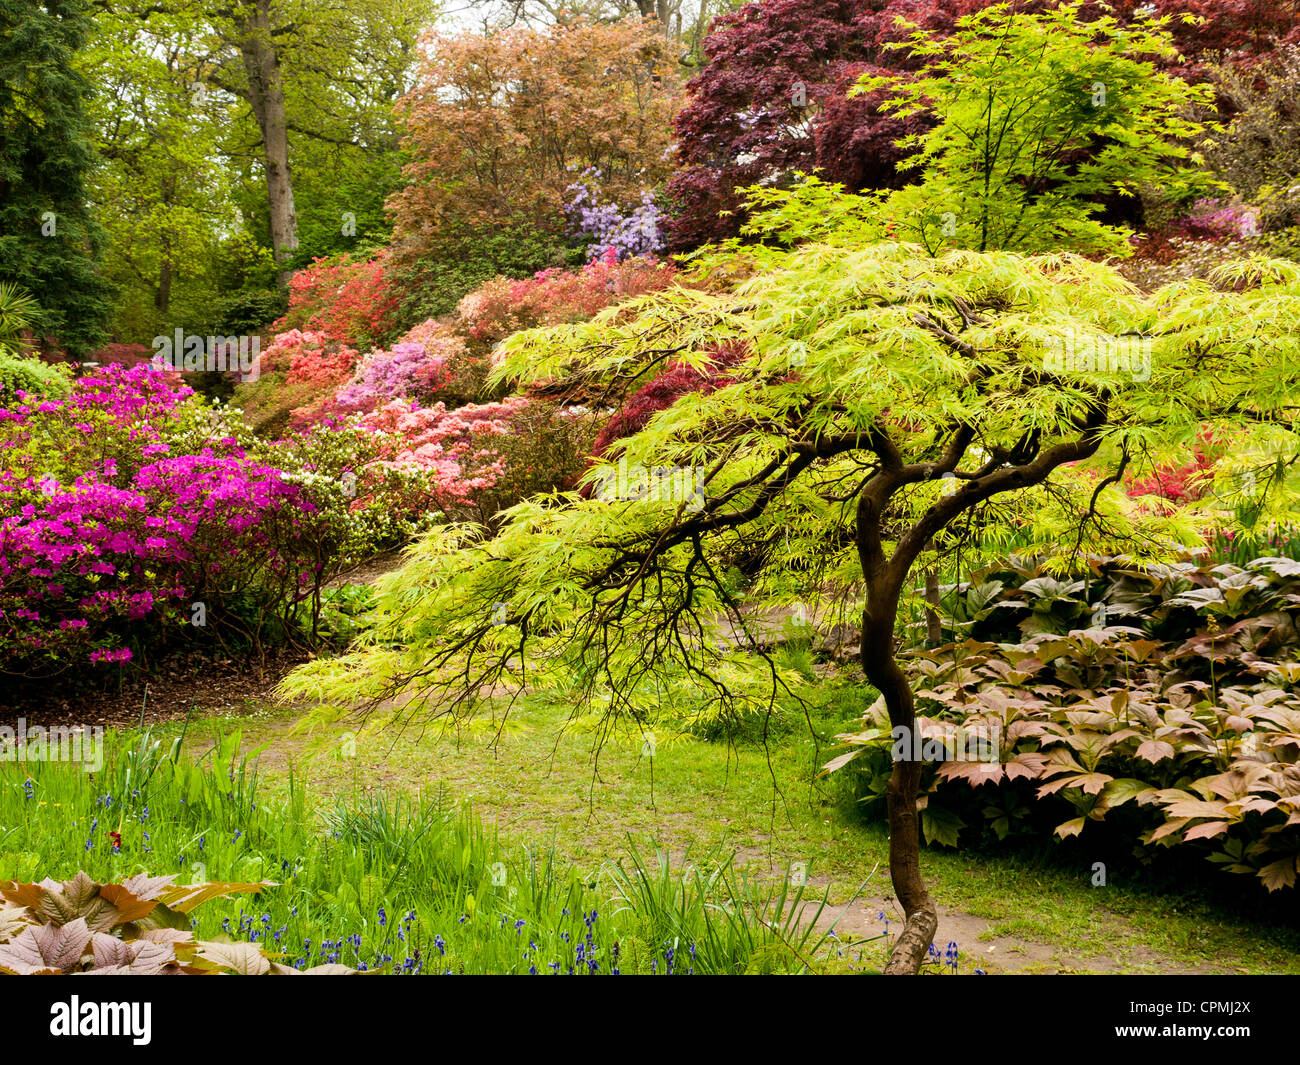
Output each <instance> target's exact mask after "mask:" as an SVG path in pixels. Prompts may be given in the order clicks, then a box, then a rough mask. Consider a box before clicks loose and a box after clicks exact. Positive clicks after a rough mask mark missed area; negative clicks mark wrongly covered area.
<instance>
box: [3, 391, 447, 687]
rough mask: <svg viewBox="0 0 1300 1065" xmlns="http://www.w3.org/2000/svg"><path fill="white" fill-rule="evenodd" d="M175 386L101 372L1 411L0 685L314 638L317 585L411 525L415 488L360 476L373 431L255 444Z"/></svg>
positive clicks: (416, 483) (384, 475)
mask: <svg viewBox="0 0 1300 1065" xmlns="http://www.w3.org/2000/svg"><path fill="white" fill-rule="evenodd" d="M170 377H171V375H168V374H163V373H160V372H159V371H157V370H154V369H152V368H150V367H148V366H147V365H142V366H137V367H133V368H131V369H129V370H127V369H123V368H121V367H118V366H111V367H107V368H105V369H104V370H103V371H102V372H101V373H98V374H96V375H94V376H90V377H85V378H82V379H81V380H79V381H78V382H76V384H75V386H74V388H73V391H72V393H71V395H69V396H68V397H67V398H66V399H61V400H45V401H41V402H38V403H31V404H27V403H17V404H11V405H10V406H8V407H6V408H3V409H0V514H3V515H4V517H3V518H0V672H4V673H6V674H9V675H20V676H27V677H39V676H47V675H50V674H53V673H59V672H63V671H66V670H76V669H78V668H79V667H83V666H85V665H87V664H88V663H90V662H94V663H120V662H124V661H128V660H130V659H132V658H135V659H148V658H149V657H150V656H151V654H152V653H153V652H154V651H156V650H158V649H159V648H161V647H165V646H168V645H173V646H174V645H177V644H179V643H181V642H182V641H183V640H186V639H189V640H191V641H196V640H197V641H208V642H209V643H210V644H211V645H213V646H220V645H224V644H225V643H226V642H227V641H228V640H229V639H230V638H232V637H234V638H238V639H240V640H242V641H245V642H248V643H252V644H260V643H261V642H262V641H264V640H265V639H267V638H268V637H277V636H286V635H291V634H293V633H300V634H301V633H307V632H310V631H311V628H312V626H313V625H314V622H315V619H316V616H317V614H318V611H319V597H320V589H321V586H322V585H323V583H324V582H325V581H326V580H328V579H329V578H330V577H331V576H332V575H333V574H334V573H335V572H337V571H338V569H339V568H340V567H341V566H343V565H345V564H347V563H348V562H349V561H350V560H353V559H356V558H358V557H360V556H361V555H363V554H364V553H366V552H367V551H368V550H369V549H370V548H371V546H372V545H373V544H374V543H375V542H376V541H379V540H381V539H383V538H387V539H388V540H389V541H390V542H397V541H399V540H400V539H401V537H402V536H404V535H409V533H410V532H411V531H413V530H414V529H416V528H418V527H420V523H419V521H418V520H412V521H410V522H408V523H407V524H406V525H404V526H403V525H402V518H401V516H400V515H401V511H402V509H403V507H405V509H406V511H407V512H408V513H409V512H410V511H412V510H414V509H415V503H418V505H419V506H420V507H421V508H422V507H423V505H424V502H425V497H424V496H423V495H422V494H421V486H422V485H423V483H424V481H423V480H422V479H421V478H420V477H418V476H414V475H406V474H403V473H402V472H401V471H393V472H387V471H382V470H379V469H376V471H375V473H373V474H371V473H368V472H367V470H368V468H369V466H370V464H371V463H373V462H374V460H375V459H376V457H377V456H378V451H377V450H376V447H375V444H374V442H373V441H372V438H371V437H370V436H369V435H368V434H365V433H361V432H355V433H353V434H352V435H351V436H346V435H340V434H334V435H331V436H321V437H319V438H311V437H306V438H304V439H303V440H301V441H298V442H297V443H295V445H293V446H292V447H283V446H280V445H272V444H266V443H262V442H258V441H256V440H255V439H254V437H253V435H252V433H251V432H250V430H249V429H248V428H247V427H246V426H244V425H242V424H241V423H240V422H239V420H238V419H237V418H235V417H234V416H233V413H232V412H229V411H226V410H223V409H220V408H211V407H208V406H207V405H205V404H204V403H203V402H201V401H200V400H198V399H197V398H196V397H195V396H194V395H193V393H192V392H191V391H190V390H189V389H188V388H186V387H185V386H183V385H179V384H176V383H174V382H173V381H172V380H169V378H170ZM348 474H351V476H350V477H349V476H347V475H348ZM413 501H414V502H413ZM198 604H201V606H198ZM196 621H201V622H202V624H195V622H196Z"/></svg>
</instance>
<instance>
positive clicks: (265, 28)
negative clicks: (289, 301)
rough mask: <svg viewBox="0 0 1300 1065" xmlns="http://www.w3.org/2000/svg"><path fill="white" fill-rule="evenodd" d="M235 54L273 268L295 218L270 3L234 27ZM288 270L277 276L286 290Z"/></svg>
mask: <svg viewBox="0 0 1300 1065" xmlns="http://www.w3.org/2000/svg"><path fill="white" fill-rule="evenodd" d="M236 27H237V30H238V33H239V53H240V55H241V56H242V57H243V60H244V71H245V73H246V74H247V76H248V102H249V104H250V106H251V107H252V109H253V116H254V117H255V118H256V119H257V125H258V128H259V129H260V130H261V132H262V148H263V152H264V161H265V165H266V199H267V206H268V208H269V211H270V216H271V249H272V251H273V253H274V255H275V260H276V262H278V263H283V262H284V261H285V260H287V259H288V258H290V257H291V256H292V255H293V253H294V252H295V251H297V250H298V214H297V212H296V211H295V210H294V206H293V179H292V177H291V175H290V173H289V129H288V123H287V120H286V117H285V108H284V84H283V82H282V80H281V77H280V57H279V55H278V54H277V52H276V47H275V41H274V40H273V39H272V37H271V17H270V0H257V3H256V5H255V6H253V7H252V8H251V9H249V11H248V13H247V14H246V15H244V16H243V17H242V18H240V19H239V20H238V21H237V22H236ZM289 273H290V271H289V270H287V269H285V270H282V271H281V272H280V284H281V285H282V286H283V285H287V284H288V281H289Z"/></svg>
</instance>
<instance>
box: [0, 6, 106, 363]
mask: <svg viewBox="0 0 1300 1065" xmlns="http://www.w3.org/2000/svg"><path fill="white" fill-rule="evenodd" d="M90 28H91V22H90V19H89V18H88V16H87V14H86V7H85V5H84V4H83V3H81V2H80V0H66V2H50V3H34V2H30V0H3V2H2V3H0V127H2V128H3V131H4V135H3V138H0V281H10V282H13V283H17V284H21V285H22V286H23V287H24V288H26V289H27V290H28V291H29V292H30V293H32V294H33V296H35V297H36V299H37V300H38V306H37V309H36V310H35V311H34V313H33V314H32V324H33V326H34V328H35V329H36V330H37V332H38V334H39V335H41V336H43V337H47V336H48V337H56V338H57V339H58V342H59V344H60V345H61V346H62V347H63V348H64V349H66V350H67V351H68V352H69V353H71V354H72V355H74V356H75V355H79V354H81V353H82V352H84V351H85V350H86V349H87V348H89V347H92V346H94V344H95V343H96V342H97V341H98V340H99V339H100V338H101V336H102V335H103V333H102V328H103V322H104V319H105V317H106V316H107V314H108V312H109V308H110V306H111V303H110V301H111V296H112V288H111V286H110V284H109V283H108V282H107V281H106V280H105V278H104V276H103V274H102V273H101V271H100V267H99V253H100V250H101V245H102V241H103V233H102V231H101V229H100V228H99V226H98V225H97V224H96V223H95V220H94V218H93V216H92V212H91V208H90V204H89V198H88V194H87V190H86V176H87V174H88V173H89V172H90V170H91V168H92V167H93V166H94V164H95V154H94V147H93V140H92V133H91V127H90V125H89V123H88V121H87V117H86V106H87V100H88V99H89V97H90V94H91V85H90V84H89V82H88V81H87V80H86V78H85V77H84V76H82V74H81V73H80V72H79V71H78V70H77V69H76V66H75V57H76V53H77V51H78V50H79V49H80V48H82V47H83V46H84V45H85V43H86V38H87V34H88V33H89V31H90Z"/></svg>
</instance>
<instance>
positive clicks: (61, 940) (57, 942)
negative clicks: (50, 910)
mask: <svg viewBox="0 0 1300 1065" xmlns="http://www.w3.org/2000/svg"><path fill="white" fill-rule="evenodd" d="M92 935H93V933H92V932H91V930H90V928H89V927H87V925H86V921H85V919H84V918H82V917H78V918H76V919H75V920H72V921H69V922H68V923H67V924H64V925H56V924H54V923H53V922H48V923H46V924H43V925H39V926H38V925H28V926H27V927H26V928H24V929H23V930H22V931H21V932H19V933H18V935H17V936H15V937H14V938H13V939H11V940H10V941H9V942H8V943H0V969H3V970H5V971H6V972H10V973H14V974H16V975H18V976H30V975H34V974H37V973H66V972H71V971H72V970H73V969H75V968H76V967H77V964H78V963H79V962H80V961H81V956H82V954H84V953H85V950H86V947H87V946H88V945H89V943H90V939H91V936H92Z"/></svg>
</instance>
